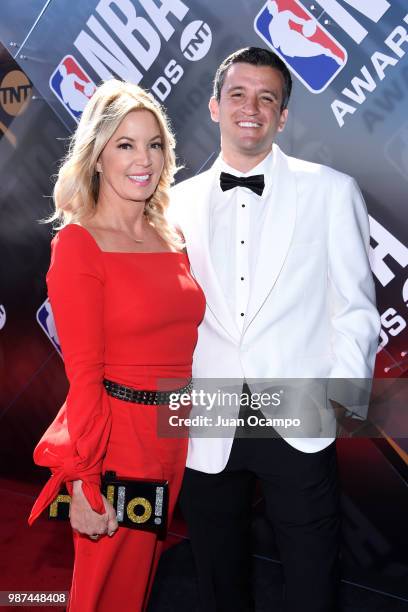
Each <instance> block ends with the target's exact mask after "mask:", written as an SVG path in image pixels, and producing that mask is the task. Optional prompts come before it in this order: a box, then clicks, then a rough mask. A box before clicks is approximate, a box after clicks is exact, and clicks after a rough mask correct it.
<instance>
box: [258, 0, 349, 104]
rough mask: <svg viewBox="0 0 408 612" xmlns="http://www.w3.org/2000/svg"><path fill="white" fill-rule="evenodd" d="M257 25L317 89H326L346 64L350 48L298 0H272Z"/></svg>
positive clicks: (298, 73) (308, 84) (299, 74)
mask: <svg viewBox="0 0 408 612" xmlns="http://www.w3.org/2000/svg"><path fill="white" fill-rule="evenodd" d="M254 28H255V31H256V33H257V34H259V36H260V37H261V38H262V40H264V41H265V42H266V44H267V45H268V46H269V47H270V48H271V49H272V51H274V52H275V53H276V54H277V55H279V56H280V57H281V58H282V59H283V61H284V62H285V63H286V64H287V66H288V67H289V68H290V69H291V71H292V72H293V73H294V74H295V76H297V78H298V79H299V80H300V81H301V82H302V83H303V84H304V85H305V86H306V87H307V88H308V89H309V91H311V92H313V93H320V92H322V91H324V90H325V89H326V87H327V86H328V85H329V84H330V83H331V81H332V80H333V79H334V78H335V77H336V76H337V75H338V73H339V72H340V71H341V70H342V69H343V68H344V66H345V65H346V62H347V52H346V50H345V49H344V48H343V47H342V46H341V45H340V44H339V43H338V42H337V41H336V40H335V39H334V38H333V36H331V34H329V33H328V32H327V31H326V30H325V29H324V28H323V27H322V26H321V25H320V23H319V22H318V21H316V19H315V18H314V17H313V15H311V14H310V13H309V12H308V11H307V10H306V9H305V8H304V6H303V5H302V4H300V2H298V1H297V0H268V1H267V2H266V3H265V4H264V5H263V7H262V8H261V10H260V11H259V13H258V15H257V16H256V17H255V21H254Z"/></svg>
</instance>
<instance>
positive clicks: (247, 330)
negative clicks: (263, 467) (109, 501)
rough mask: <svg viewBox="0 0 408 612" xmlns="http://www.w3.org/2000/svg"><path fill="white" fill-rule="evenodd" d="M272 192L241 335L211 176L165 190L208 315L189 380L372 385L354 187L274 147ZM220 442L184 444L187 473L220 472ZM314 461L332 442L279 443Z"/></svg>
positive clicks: (364, 229) (226, 445) (370, 319)
mask: <svg viewBox="0 0 408 612" xmlns="http://www.w3.org/2000/svg"><path fill="white" fill-rule="evenodd" d="M273 156H274V162H273V167H274V170H273V177H272V183H273V185H272V191H271V192H270V196H269V198H268V201H267V206H268V211H267V214H266V220H265V223H264V226H263V231H262V235H261V236H259V240H260V243H259V254H258V259H257V268H256V273H255V277H254V278H253V279H251V293H250V300H249V304H248V309H247V316H246V323H245V326H244V330H243V332H242V333H241V332H240V331H239V330H238V327H237V325H236V323H235V321H234V319H233V317H232V315H231V313H230V311H229V308H228V306H227V303H226V299H225V297H224V293H223V288H222V287H221V286H220V284H219V281H218V277H217V275H216V273H215V270H214V268H213V265H212V260H211V253H210V251H209V217H210V194H211V190H212V187H213V183H214V181H218V180H219V176H218V173H217V174H216V170H215V169H214V167H213V168H211V169H210V170H208V171H206V172H204V173H202V174H200V175H198V176H196V177H194V178H191V179H188V180H187V181H184V182H182V183H180V184H178V185H176V186H175V187H174V188H173V189H172V194H171V205H170V219H171V221H172V222H174V223H176V224H177V225H178V226H179V228H180V229H181V231H182V232H183V235H184V238H185V241H186V245H187V251H188V256H189V259H190V264H191V268H192V271H193V274H194V276H195V278H196V279H197V281H198V282H199V284H200V285H201V287H202V289H203V291H204V294H205V297H206V300H207V308H206V313H205V317H204V320H203V322H202V323H201V325H200V328H199V335H198V343H197V346H196V350H195V353H194V360H193V377H194V378H198V379H200V378H213V379H217V378H231V379H235V380H237V379H240V380H242V379H251V378H254V379H255V378H256V379H274V378H308V377H311V378H359V379H367V378H368V379H370V378H371V377H372V373H373V367H374V360H375V354H376V350H377V346H378V334H379V330H380V321H379V315H378V312H377V310H376V307H375V291H374V283H373V278H372V274H371V270H370V265H369V261H368V246H369V225H368V216H367V211H366V207H365V204H364V201H363V198H362V195H361V193H360V191H359V189H358V187H357V185H356V183H355V181H354V180H353V179H352V178H350V177H349V176H346V175H344V174H341V173H339V172H336V171H335V170H332V169H330V168H327V167H325V166H321V165H317V164H313V163H309V162H305V161H302V160H298V159H295V158H292V157H288V156H286V155H284V154H283V153H282V151H281V150H280V149H279V147H278V146H277V145H274V146H273ZM233 435H234V431H231V434H230V435H229V436H228V437H226V438H199V437H192V438H190V444H189V453H188V460H187V465H188V467H190V468H193V469H197V470H200V471H204V472H208V473H217V472H220V471H221V470H222V469H223V468H224V467H225V465H226V463H227V461H228V457H229V454H230V451H231V446H232V442H233ZM286 440H287V442H288V443H289V444H291V445H292V446H293V447H295V448H297V449H298V450H300V451H304V452H315V451H318V450H321V449H322V448H324V447H325V446H327V445H328V444H329V443H330V442H331V441H332V440H333V438H332V437H325V438H318V437H314V438H304V437H303V438H286Z"/></svg>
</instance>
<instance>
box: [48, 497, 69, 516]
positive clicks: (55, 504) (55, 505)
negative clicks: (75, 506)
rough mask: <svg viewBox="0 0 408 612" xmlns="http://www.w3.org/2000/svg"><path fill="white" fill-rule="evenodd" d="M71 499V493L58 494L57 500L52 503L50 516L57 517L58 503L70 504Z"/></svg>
mask: <svg viewBox="0 0 408 612" xmlns="http://www.w3.org/2000/svg"><path fill="white" fill-rule="evenodd" d="M70 501H71V497H70V495H58V497H56V498H55V500H54V501H53V502H52V504H50V516H51V517H52V518H55V517H56V516H58V504H69V503H70Z"/></svg>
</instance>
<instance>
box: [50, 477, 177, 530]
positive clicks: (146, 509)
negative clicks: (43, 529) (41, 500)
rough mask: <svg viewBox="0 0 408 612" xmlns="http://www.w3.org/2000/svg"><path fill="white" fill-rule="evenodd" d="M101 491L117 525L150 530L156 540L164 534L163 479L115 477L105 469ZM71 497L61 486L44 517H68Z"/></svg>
mask: <svg viewBox="0 0 408 612" xmlns="http://www.w3.org/2000/svg"><path fill="white" fill-rule="evenodd" d="M101 492H102V494H103V495H105V497H106V499H107V500H108V501H109V502H110V503H111V504H112V506H113V507H114V508H115V511H116V518H117V521H118V524H119V527H128V528H129V529H140V530H142V531H151V532H153V533H155V534H156V535H157V538H158V539H159V540H164V539H165V537H166V534H167V516H168V508H169V484H168V482H167V481H166V480H145V479H143V478H126V479H124V478H118V477H117V476H116V472H106V473H105V474H104V476H103V478H102V485H101ZM70 501H71V497H70V496H69V494H68V491H67V490H66V489H65V487H64V489H62V490H61V491H60V493H59V495H58V497H57V498H56V499H55V500H54V501H53V502H52V504H50V506H49V512H48V518H49V519H51V520H57V521H65V520H67V519H69V504H70Z"/></svg>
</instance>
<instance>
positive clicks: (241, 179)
mask: <svg viewBox="0 0 408 612" xmlns="http://www.w3.org/2000/svg"><path fill="white" fill-rule="evenodd" d="M220 186H221V189H222V190H223V191H228V189H233V188H234V187H248V189H251V190H252V191H253V192H254V193H256V194H257V195H262V192H263V190H264V187H265V181H264V175H263V174H255V175H254V176H234V175H233V174H228V172H221V174H220Z"/></svg>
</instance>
